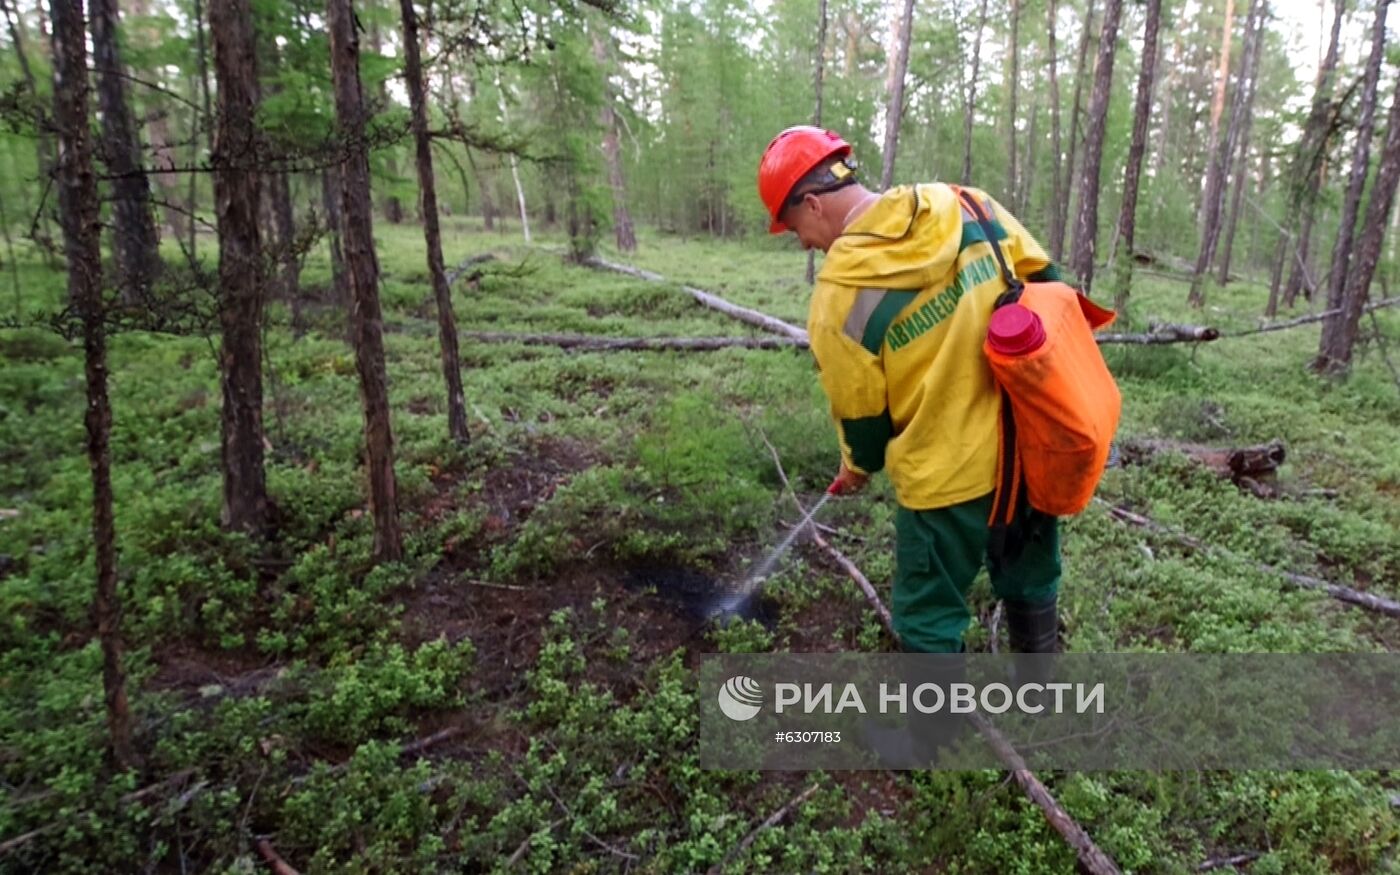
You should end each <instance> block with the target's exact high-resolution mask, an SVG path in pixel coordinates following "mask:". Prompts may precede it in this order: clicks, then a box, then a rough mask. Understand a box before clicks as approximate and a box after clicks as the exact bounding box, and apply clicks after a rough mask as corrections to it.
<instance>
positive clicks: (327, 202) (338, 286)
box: [321, 164, 351, 313]
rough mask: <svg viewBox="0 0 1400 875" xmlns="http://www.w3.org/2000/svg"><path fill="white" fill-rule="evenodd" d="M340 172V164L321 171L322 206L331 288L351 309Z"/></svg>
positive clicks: (347, 310) (344, 304) (347, 308)
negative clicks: (343, 240)
mask: <svg viewBox="0 0 1400 875" xmlns="http://www.w3.org/2000/svg"><path fill="white" fill-rule="evenodd" d="M340 173H341V167H340V165H338V164H330V165H328V166H326V168H325V169H323V170H322V171H321V208H322V210H324V211H325V214H326V234H327V236H328V237H329V238H330V250H331V290H332V293H333V294H334V296H335V300H336V303H338V304H340V305H341V306H342V307H344V308H345V311H346V312H347V313H348V312H349V311H350V305H351V302H350V280H349V278H348V277H347V276H346V271H345V248H344V246H342V245H341V243H342V231H343V229H344V227H345V221H344V218H343V217H342V216H341V214H340Z"/></svg>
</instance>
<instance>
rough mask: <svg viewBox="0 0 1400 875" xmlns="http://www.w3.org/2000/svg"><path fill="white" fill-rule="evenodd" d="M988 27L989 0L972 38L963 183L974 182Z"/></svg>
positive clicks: (984, 5) (983, 6) (965, 111)
mask: <svg viewBox="0 0 1400 875" xmlns="http://www.w3.org/2000/svg"><path fill="white" fill-rule="evenodd" d="M986 29H987V0H982V5H981V8H980V9H979V11H978V13H977V35H976V36H975V37H974V38H973V40H972V78H971V79H969V80H968V83H967V103H966V104H965V105H964V107H963V166H962V184H963V185H971V184H972V117H973V115H974V114H975V113H976V112H977V75H978V71H979V70H980V68H981V66H982V31H984V30H986Z"/></svg>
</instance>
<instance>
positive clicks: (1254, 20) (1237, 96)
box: [1186, 0, 1267, 307]
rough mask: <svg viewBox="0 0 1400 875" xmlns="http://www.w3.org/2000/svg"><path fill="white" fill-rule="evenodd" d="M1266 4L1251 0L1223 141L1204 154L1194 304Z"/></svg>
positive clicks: (1210, 251) (1212, 243) (1199, 300)
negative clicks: (1206, 163) (1207, 163)
mask: <svg viewBox="0 0 1400 875" xmlns="http://www.w3.org/2000/svg"><path fill="white" fill-rule="evenodd" d="M1266 5H1267V2H1266V0H1250V4H1249V17H1248V19H1247V21H1246V23H1245V30H1244V34H1245V35H1244V51H1243V55H1242V57H1241V58H1240V71H1239V74H1238V75H1237V76H1236V77H1235V80H1236V81H1235V91H1234V94H1232V95H1231V97H1230V126H1229V128H1228V131H1227V133H1226V135H1225V142H1224V143H1223V144H1220V145H1219V147H1218V148H1217V149H1216V150H1215V152H1214V154H1211V155H1208V156H1207V157H1208V158H1209V159H1210V169H1209V171H1208V172H1207V174H1206V190H1205V195H1204V196H1203V198H1202V200H1201V206H1202V212H1203V216H1202V227H1201V248H1200V251H1199V252H1198V253H1197V255H1196V266H1195V269H1194V270H1193V271H1192V273H1191V293H1190V294H1189V295H1188V296H1187V299H1186V300H1187V302H1188V303H1189V304H1190V305H1191V306H1193V307H1201V306H1203V305H1204V304H1205V277H1206V272H1207V271H1208V270H1209V269H1210V265H1211V262H1212V261H1214V260H1215V250H1216V247H1217V246H1218V245H1219V242H1220V225H1221V215H1220V214H1221V210H1222V208H1223V206H1224V200H1225V172H1226V170H1227V169H1228V165H1229V162H1230V158H1231V157H1232V156H1233V155H1234V154H1235V150H1236V149H1238V148H1239V138H1240V133H1241V131H1242V129H1243V127H1244V125H1243V117H1244V112H1245V102H1246V100H1247V98H1248V90H1249V89H1248V88H1247V87H1246V86H1245V80H1246V78H1247V77H1248V74H1249V68H1250V66H1251V65H1252V64H1253V63H1254V56H1255V54H1257V52H1258V50H1259V42H1260V39H1259V31H1260V30H1261V29H1262V27H1263V25H1262V22H1261V21H1260V18H1261V17H1262V16H1263V13H1264V7H1265V6H1266Z"/></svg>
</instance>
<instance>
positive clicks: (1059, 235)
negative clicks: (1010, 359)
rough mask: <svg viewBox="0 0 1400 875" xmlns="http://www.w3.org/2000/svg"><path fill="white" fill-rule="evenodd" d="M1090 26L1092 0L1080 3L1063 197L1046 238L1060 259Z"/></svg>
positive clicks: (1062, 249)
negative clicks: (1081, 14) (1050, 236)
mask: <svg viewBox="0 0 1400 875" xmlns="http://www.w3.org/2000/svg"><path fill="white" fill-rule="evenodd" d="M1093 29H1094V0H1088V4H1087V5H1086V6H1085V7H1084V30H1083V31H1081V32H1080V35H1079V60H1078V61H1077V62H1076V64H1075V67H1074V102H1073V104H1072V105H1071V106H1070V111H1069V115H1070V123H1069V152H1068V153H1067V156H1066V161H1067V163H1066V167H1065V188H1064V201H1063V203H1061V204H1060V205H1059V209H1060V216H1059V219H1058V220H1057V221H1056V222H1055V237H1054V239H1052V240H1051V241H1050V252H1051V257H1052V258H1054V259H1055V261H1062V260H1063V259H1064V254H1065V235H1066V234H1067V233H1068V232H1069V202H1070V197H1071V196H1072V194H1073V192H1074V170H1075V162H1076V160H1077V157H1078V153H1079V106H1080V102H1081V98H1082V97H1083V93H1084V67H1085V66H1086V64H1087V63H1088V57H1089V35H1090V33H1091V32H1092V31H1093Z"/></svg>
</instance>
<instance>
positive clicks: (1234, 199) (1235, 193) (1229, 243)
mask: <svg viewBox="0 0 1400 875" xmlns="http://www.w3.org/2000/svg"><path fill="white" fill-rule="evenodd" d="M1261 26H1262V25H1261ZM1262 54H1263V51H1262V50H1261V48H1256V49H1255V50H1254V56H1253V58H1251V59H1250V65H1249V70H1248V71H1246V72H1243V73H1242V75H1241V82H1240V87H1242V88H1243V89H1244V90H1245V98H1244V113H1243V115H1242V116H1241V117H1240V119H1239V125H1240V127H1241V128H1242V130H1241V131H1240V132H1239V143H1240V145H1239V153H1238V154H1237V155H1236V156H1235V169H1234V171H1233V172H1232V173H1231V177H1232V178H1231V182H1230V185H1232V186H1233V188H1232V190H1231V192H1230V217H1229V219H1228V220H1227V221H1226V223H1225V245H1224V246H1222V247H1221V249H1220V254H1219V261H1220V264H1219V271H1218V273H1217V274H1216V277H1215V278H1216V280H1217V281H1218V282H1219V283H1220V285H1222V286H1224V285H1226V284H1227V283H1229V282H1230V258H1231V255H1232V254H1233V253H1234V250H1235V228H1236V227H1237V226H1238V224H1239V220H1240V206H1241V203H1242V201H1243V200H1244V189H1245V186H1246V185H1247V184H1248V182H1249V137H1250V132H1251V131H1252V130H1253V127H1254V124H1253V123H1254V93H1255V87H1256V83H1257V82H1258V79H1259V56H1260V55H1262ZM1235 123H1236V122H1235V120H1234V119H1230V124H1231V125H1234V124H1235Z"/></svg>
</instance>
